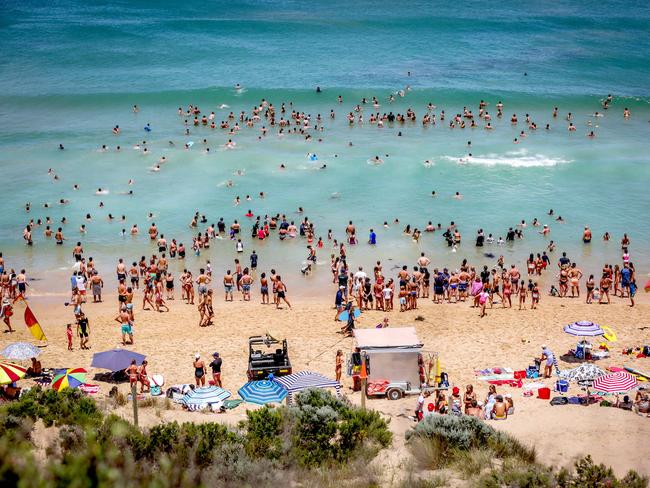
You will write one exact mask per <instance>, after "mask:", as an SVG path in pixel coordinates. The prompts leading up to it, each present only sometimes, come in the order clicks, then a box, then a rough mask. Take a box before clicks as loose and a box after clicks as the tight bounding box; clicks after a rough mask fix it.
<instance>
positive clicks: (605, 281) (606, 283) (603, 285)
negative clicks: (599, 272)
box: [598, 273, 612, 304]
mask: <svg viewBox="0 0 650 488" xmlns="http://www.w3.org/2000/svg"><path fill="white" fill-rule="evenodd" d="M610 286H612V279H611V278H610V277H609V276H608V275H607V274H605V273H603V277H602V278H601V279H600V292H601V293H600V298H599V299H598V303H603V298H604V297H605V296H607V304H609V287H610Z"/></svg>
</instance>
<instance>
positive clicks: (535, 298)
mask: <svg viewBox="0 0 650 488" xmlns="http://www.w3.org/2000/svg"><path fill="white" fill-rule="evenodd" d="M530 295H531V300H532V304H531V306H530V308H531V310H534V309H536V308H537V304H538V303H539V286H537V282H535V284H534V285H533V289H532V291H531V294H530Z"/></svg>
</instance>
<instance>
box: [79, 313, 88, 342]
mask: <svg viewBox="0 0 650 488" xmlns="http://www.w3.org/2000/svg"><path fill="white" fill-rule="evenodd" d="M77 334H79V347H80V348H81V349H90V347H88V340H89V337H90V324H89V323H88V317H86V315H85V314H84V313H83V312H81V313H80V314H79V316H78V317H77Z"/></svg>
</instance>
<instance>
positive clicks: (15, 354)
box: [0, 342, 41, 360]
mask: <svg viewBox="0 0 650 488" xmlns="http://www.w3.org/2000/svg"><path fill="white" fill-rule="evenodd" d="M40 353H41V350H40V349H39V348H38V347H36V346H35V345H33V344H30V343H28V342H15V343H14V344H9V345H8V346H7V347H5V348H4V349H3V350H2V351H1V352H0V355H1V356H4V357H6V358H7V359H14V360H25V359H31V358H35V357H37V356H38V355H39V354H40Z"/></svg>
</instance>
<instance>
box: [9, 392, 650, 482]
mask: <svg viewBox="0 0 650 488" xmlns="http://www.w3.org/2000/svg"><path fill="white" fill-rule="evenodd" d="M113 407H114V405H106V406H104V405H101V404H100V403H99V402H96V401H95V400H93V399H91V398H88V397H86V396H84V395H83V394H81V393H80V392H79V391H77V390H63V391H62V392H60V393H57V392H55V391H53V390H50V389H47V390H42V389H40V388H35V389H33V390H31V391H29V392H27V393H25V394H24V395H23V396H22V397H21V398H20V400H18V401H15V402H10V403H7V404H4V405H2V406H1V407H0V483H2V485H3V486H18V487H21V488H32V487H50V486H69V487H73V488H75V487H86V486H127V485H128V486H156V487H167V486H170V487H171V486H175V487H176V486H181V487H183V486H187V487H190V486H192V487H195V486H238V487H241V486H258V487H261V486H270V485H273V484H278V483H282V484H283V485H285V486H286V485H288V484H291V485H293V486H332V485H338V484H341V483H345V484H346V485H348V486H351V487H372V486H386V485H393V486H400V485H401V486H409V487H410V486H415V487H423V488H424V487H434V486H448V485H449V484H450V483H451V481H452V480H453V482H454V483H453V484H454V485H455V486H476V487H483V488H492V487H538V486H541V487H560V488H577V487H587V488H589V487H594V488H598V487H614V488H623V487H626V488H628V487H629V488H642V487H646V486H647V479H646V478H644V477H642V476H640V475H639V474H637V473H636V472H634V471H630V472H629V473H628V474H627V475H625V476H624V477H623V478H620V479H619V478H617V477H616V476H615V475H614V473H613V472H612V470H611V469H610V468H608V467H606V466H604V465H599V464H595V463H594V462H593V461H592V459H591V458H590V457H589V456H587V457H586V458H583V459H580V460H579V461H577V462H576V464H575V468H574V469H573V470H567V469H561V470H559V471H558V470H554V469H552V468H550V467H548V466H544V465H543V464H541V463H539V462H538V461H537V459H536V454H535V450H534V449H532V448H529V447H527V446H525V445H524V444H522V443H521V442H519V441H518V440H516V439H514V438H513V437H512V436H510V435H508V434H505V433H503V432H500V431H496V430H494V429H493V428H492V427H490V426H489V425H488V424H486V423H485V422H482V421H480V420H478V419H476V418H473V417H468V416H462V417H455V416H450V415H448V416H429V417H426V418H425V419H424V420H423V421H422V422H420V423H419V424H417V425H416V426H415V427H414V428H413V429H412V430H410V431H408V432H407V434H406V438H407V446H408V447H409V450H410V452H411V455H412V457H413V462H410V463H409V462H407V463H405V464H404V465H403V466H402V469H400V470H399V471H400V472H398V473H393V474H387V473H386V472H385V470H384V469H383V468H382V466H383V463H377V462H372V460H373V459H374V458H375V457H377V456H378V455H379V458H380V459H377V461H381V459H382V456H385V454H386V452H387V450H386V448H388V447H389V446H391V445H392V444H393V434H392V433H391V431H390V430H389V424H388V422H387V421H386V420H385V419H384V418H382V416H381V415H380V414H379V413H377V412H375V411H371V410H363V409H361V408H358V407H355V406H352V405H350V404H349V403H348V402H347V401H345V400H342V399H339V398H337V397H335V396H333V395H331V394H329V393H327V392H324V391H322V390H306V391H305V392H303V393H301V394H298V395H297V396H296V401H295V405H294V406H290V407H286V406H282V407H279V408H274V407H263V408H260V409H257V410H249V411H248V412H247V414H246V419H245V420H243V421H241V422H240V423H239V424H238V425H236V426H227V425H225V424H222V423H217V422H205V423H190V422H185V423H178V422H166V423H160V424H158V425H155V426H153V427H151V428H147V429H139V428H137V427H135V426H133V425H132V424H131V423H129V422H127V421H126V420H124V419H122V418H120V417H119V416H117V415H115V414H113V413H107V411H108V410H111V409H112V408H113ZM146 408H154V406H153V405H151V406H149V407H146ZM167 408H169V406H167ZM46 434H47V435H46ZM45 439H47V441H46V440H45Z"/></svg>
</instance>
